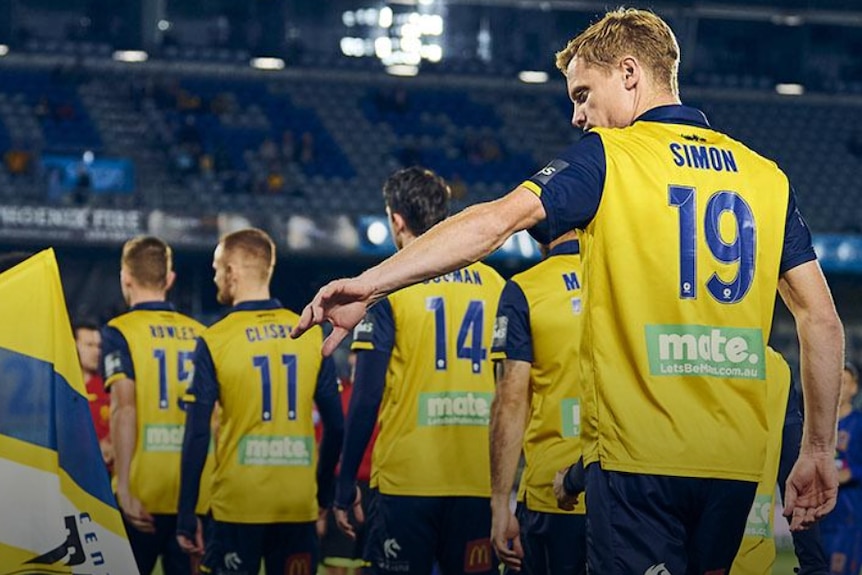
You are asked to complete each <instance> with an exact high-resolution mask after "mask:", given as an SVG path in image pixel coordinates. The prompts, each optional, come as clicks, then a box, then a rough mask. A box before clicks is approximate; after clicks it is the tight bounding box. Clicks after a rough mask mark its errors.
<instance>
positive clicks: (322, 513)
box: [314, 509, 328, 539]
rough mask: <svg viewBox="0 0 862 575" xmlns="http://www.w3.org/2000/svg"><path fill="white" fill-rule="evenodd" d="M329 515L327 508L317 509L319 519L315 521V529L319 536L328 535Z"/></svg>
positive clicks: (319, 537)
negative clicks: (327, 519)
mask: <svg viewBox="0 0 862 575" xmlns="http://www.w3.org/2000/svg"><path fill="white" fill-rule="evenodd" d="M327 515H328V511H327V510H326V509H318V510H317V521H316V522H315V523H314V527H315V530H316V531H317V538H318V539H322V538H323V536H324V535H326V516H327Z"/></svg>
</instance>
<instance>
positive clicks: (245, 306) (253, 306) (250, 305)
mask: <svg viewBox="0 0 862 575" xmlns="http://www.w3.org/2000/svg"><path fill="white" fill-rule="evenodd" d="M283 307H284V306H283V305H281V302H280V301H278V300H277V299H275V298H272V299H257V300H252V301H244V302H242V303H238V304H236V305H235V306H233V307H232V308H230V312H228V313H231V312H235V311H261V310H266V309H281V308H283Z"/></svg>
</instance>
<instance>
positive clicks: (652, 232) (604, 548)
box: [293, 9, 844, 575]
mask: <svg viewBox="0 0 862 575" xmlns="http://www.w3.org/2000/svg"><path fill="white" fill-rule="evenodd" d="M557 63H558V66H559V68H560V69H561V70H562V71H564V73H565V75H566V83H567V89H568V92H569V96H570V97H571V100H572V102H573V103H574V114H573V118H572V122H573V124H574V125H575V126H576V127H578V128H582V129H584V130H586V131H587V133H586V135H585V136H584V137H583V138H581V139H580V140H579V141H578V142H576V143H575V144H573V145H572V146H570V147H569V148H568V149H567V150H565V151H564V152H563V153H562V154H560V156H559V157H558V158H557V159H555V160H553V161H552V162H550V163H549V164H548V165H547V166H546V167H545V168H543V169H542V170H541V171H540V172H539V173H537V174H535V175H534V176H533V177H532V178H530V179H529V180H527V181H526V182H524V183H523V184H521V185H520V186H518V187H517V188H516V189H515V190H513V191H512V192H511V193H509V194H507V195H506V196H504V197H503V198H501V199H499V200H496V201H492V202H488V203H485V204H478V205H476V206H473V207H471V208H469V209H467V210H464V211H463V212H461V213H460V214H458V215H457V216H455V217H453V218H449V219H447V220H446V221H444V222H442V223H441V224H440V225H438V226H436V227H435V228H434V229H432V230H429V231H428V233H426V234H425V235H424V236H423V237H421V238H419V239H418V240H417V241H415V242H413V243H412V244H411V245H410V246H408V247H407V248H405V249H404V250H402V251H401V252H399V253H398V254H396V255H395V256H393V257H392V258H390V259H388V260H386V261H384V262H382V263H381V264H380V265H378V266H375V267H374V268H372V269H370V270H368V271H366V272H365V273H363V274H361V275H360V276H358V277H356V278H352V279H343V280H337V281H335V282H332V283H330V284H329V285H327V286H325V287H324V288H322V289H321V290H320V291H319V292H318V294H317V295H316V296H315V298H314V299H313V300H312V302H311V304H309V305H308V306H307V307H306V309H305V311H304V312H303V321H302V322H301V323H300V325H299V326H298V328H299V329H297V330H296V331H295V332H294V334H293V335H294V336H295V337H298V336H299V335H300V334H301V333H302V331H303V329H305V327H307V326H309V325H311V324H313V323H319V322H322V321H330V322H331V323H332V324H333V332H332V334H330V336H329V338H328V340H327V341H326V342H324V346H323V350H324V353H330V352H331V351H332V350H333V349H334V347H335V346H336V345H337V344H338V342H339V341H340V340H341V339H343V338H344V336H345V335H346V334H347V333H348V331H349V330H350V329H351V328H352V327H353V326H355V325H356V324H358V323H359V321H360V320H361V318H362V316H363V315H364V314H365V313H366V310H367V308H368V306H369V305H371V304H372V303H374V302H375V301H377V300H379V299H381V298H383V297H385V296H386V295H387V294H390V293H392V292H393V291H394V290H397V289H399V288H402V287H404V286H407V285H411V284H414V283H416V282H420V281H422V280H424V279H427V278H429V277H435V276H439V275H441V274H444V273H446V272H447V271H451V270H453V269H458V268H459V267H462V266H464V265H465V264H466V263H468V262H471V261H475V260H478V259H480V258H482V257H485V256H486V255H487V254H489V253H491V251H493V250H494V249H496V248H497V247H498V246H500V245H501V244H502V243H503V242H504V241H505V240H506V239H507V238H508V237H509V236H510V235H511V234H512V233H513V232H515V231H517V230H520V229H530V230H531V232H532V233H533V234H534V235H535V236H537V238H538V239H539V240H540V241H542V242H548V241H551V240H553V239H555V238H557V237H559V236H560V235H562V234H563V233H565V232H568V231H569V230H572V229H582V230H584V232H583V235H582V236H581V247H582V250H583V252H582V255H583V260H584V285H585V286H586V287H587V290H588V293H587V294H586V297H585V304H584V334H583V340H582V345H581V348H582V351H581V353H582V356H583V357H584V362H583V365H582V367H583V373H582V383H583V385H584V395H583V397H584V402H583V404H582V405H581V416H582V417H581V440H582V441H583V450H584V463H585V465H586V482H587V490H586V505H587V516H588V521H587V537H588V540H589V541H590V546H589V548H588V549H587V555H588V558H587V561H588V568H589V570H590V571H591V572H594V573H601V574H602V575H613V574H615V573H626V574H629V573H644V572H650V573H660V572H661V571H662V570H665V571H668V572H670V573H686V572H689V573H704V572H707V573H708V572H714V573H721V572H722V571H727V570H729V569H730V566H731V564H732V562H733V558H734V556H735V555H736V551H737V550H738V548H739V544H740V541H741V539H742V535H743V532H744V529H745V523H746V518H747V516H748V512H749V510H750V508H751V505H752V503H753V501H754V495H755V490H756V486H757V481H758V479H759V477H760V475H761V474H762V472H763V459H764V456H765V450H766V440H767V431H768V430H767V425H766V421H767V412H768V411H767V409H768V408H767V397H766V385H765V382H766V366H765V354H764V349H765V347H766V342H767V341H768V339H769V332H770V329H771V322H772V314H773V306H774V303H775V293H776V291H778V292H779V293H780V294H781V296H782V298H783V300H784V302H785V303H786V304H787V307H788V308H789V309H790V311H791V312H792V314H793V315H794V318H795V320H796V328H797V331H798V335H799V341H800V344H801V357H802V385H803V389H804V397H805V414H806V418H805V433H804V434H803V443H802V446H801V449H800V455H799V459H798V460H797V462H796V465H795V467H794V469H793V471H792V472H791V474H790V478H789V479H788V486H787V501H786V506H785V509H786V512H787V513H790V514H792V516H793V517H792V522H791V529H793V530H796V529H800V528H805V527H807V526H810V525H812V524H813V523H815V522H816V521H817V520H819V519H821V518H822V517H823V516H824V515H826V513H828V512H829V511H830V510H831V509H832V507H833V506H834V505H835V498H836V495H837V470H836V469H835V464H834V461H833V451H834V446H835V426H836V411H837V405H838V392H839V387H840V375H841V366H842V364H843V353H844V341H843V340H844V334H843V328H842V325H841V321H840V319H839V318H838V314H837V312H836V311H835V306H834V304H833V301H832V296H831V293H830V291H829V287H828V285H827V284H826V281H825V279H824V277H823V274H822V272H821V270H820V266H819V265H818V263H817V261H816V259H817V257H816V254H815V253H814V250H813V248H812V245H811V236H810V233H809V230H808V228H807V227H806V226H805V224H804V221H803V220H802V217H801V216H800V214H799V212H798V210H797V208H796V200H795V195H794V193H793V191H792V188H791V186H790V184H789V182H788V180H787V177H786V176H785V175H784V173H783V172H782V171H781V170H780V169H779V168H778V167H777V166H776V165H775V164H774V163H773V162H770V161H768V160H766V159H764V158H763V157H761V156H759V155H757V154H756V153H755V152H753V151H752V150H750V149H748V148H747V147H745V146H744V145H742V144H741V143H739V142H737V141H735V140H733V139H731V138H730V137H728V136H726V135H724V134H722V133H720V132H718V131H716V130H713V129H712V128H711V127H710V126H709V124H708V123H707V120H706V118H705V116H704V115H703V114H702V113H701V112H699V111H698V110H695V109H693V108H689V107H686V106H683V105H681V103H680V100H679V90H678V86H677V70H678V66H679V47H678V44H677V42H676V38H675V36H674V35H673V32H672V31H671V29H670V27H669V26H668V25H667V24H666V23H665V22H664V21H663V20H661V19H660V18H659V17H658V16H656V15H655V14H653V13H651V12H647V11H642V10H636V9H620V10H614V11H612V12H609V13H607V14H606V15H605V16H604V17H603V18H602V19H601V20H599V21H598V22H596V23H595V24H593V25H591V26H590V27H589V28H588V29H587V30H586V31H584V32H583V33H582V34H580V35H579V36H578V37H576V38H575V39H574V40H572V41H571V42H570V43H569V44H568V46H567V47H566V48H565V49H564V50H563V51H562V52H561V53H560V54H559V56H558V60H557ZM704 445H707V446H709V449H704V448H703V446H704ZM647 491H648V492H650V493H652V494H653V496H651V497H646V498H645V497H642V495H641V494H642V493H644V492H647ZM611 510H613V511H611Z"/></svg>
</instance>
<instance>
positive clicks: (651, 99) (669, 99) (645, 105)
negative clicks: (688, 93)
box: [635, 91, 682, 118]
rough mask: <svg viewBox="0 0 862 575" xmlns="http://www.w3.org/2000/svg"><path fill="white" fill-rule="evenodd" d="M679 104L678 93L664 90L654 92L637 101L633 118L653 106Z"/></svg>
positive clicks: (638, 116) (680, 102)
mask: <svg viewBox="0 0 862 575" xmlns="http://www.w3.org/2000/svg"><path fill="white" fill-rule="evenodd" d="M680 104H682V101H681V100H680V99H679V96H678V95H675V94H671V93H670V92H665V91H661V92H656V93H655V94H651V95H650V96H648V97H646V98H644V100H643V101H642V102H640V103H639V105H638V107H637V110H636V112H635V118H640V117H641V116H642V115H644V114H645V113H647V112H649V111H650V110H652V109H653V108H659V107H661V106H679V105H680Z"/></svg>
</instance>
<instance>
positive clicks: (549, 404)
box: [491, 240, 585, 514]
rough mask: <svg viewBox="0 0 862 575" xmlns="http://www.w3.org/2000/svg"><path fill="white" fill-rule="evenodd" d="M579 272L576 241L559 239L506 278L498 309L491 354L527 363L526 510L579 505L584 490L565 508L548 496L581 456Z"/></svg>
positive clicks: (522, 494) (521, 491) (522, 490)
mask: <svg viewBox="0 0 862 575" xmlns="http://www.w3.org/2000/svg"><path fill="white" fill-rule="evenodd" d="M581 279H582V268H581V257H580V254H579V248H578V242H577V240H572V241H568V242H564V243H561V244H559V245H558V246H555V247H554V248H553V249H552V250H551V252H550V254H549V256H548V258H547V259H545V260H544V261H542V262H540V263H538V264H536V265H535V266H533V267H532V268H530V269H529V270H527V271H525V272H523V273H520V274H517V275H515V276H513V277H512V279H511V280H509V283H507V284H506V287H505V288H504V289H503V294H502V295H501V296H500V305H499V308H498V310H497V325H496V328H495V330H494V332H495V333H494V347H493V352H492V356H491V357H492V359H494V360H502V359H512V360H519V361H526V362H529V363H530V364H531V366H530V419H529V422H528V424H527V428H526V430H525V432H524V447H523V453H524V461H525V466H524V471H523V475H522V476H521V482H520V485H519V488H518V500H519V501H522V502H523V503H524V504H525V505H526V506H527V508H528V509H530V510H532V511H539V512H543V513H576V514H583V513H584V512H585V506H584V499H585V498H584V497H580V498H579V501H578V504H577V505H576V506H575V509H574V511H572V512H566V511H563V510H561V509H560V508H559V507H557V500H556V498H555V496H554V475H555V474H556V472H557V471H558V470H560V469H562V468H564V467H568V466H569V465H571V464H572V463H575V462H576V461H577V460H578V458H580V456H581V443H580V427H581V418H580V404H581V385H580V381H579V377H578V368H579V365H578V364H579V361H578V350H579V348H580V345H581V325H582V317H583V313H582V312H583V305H584V301H583V297H582V290H581Z"/></svg>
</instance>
